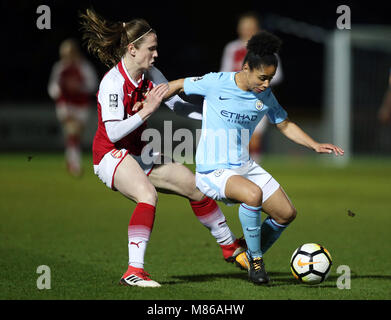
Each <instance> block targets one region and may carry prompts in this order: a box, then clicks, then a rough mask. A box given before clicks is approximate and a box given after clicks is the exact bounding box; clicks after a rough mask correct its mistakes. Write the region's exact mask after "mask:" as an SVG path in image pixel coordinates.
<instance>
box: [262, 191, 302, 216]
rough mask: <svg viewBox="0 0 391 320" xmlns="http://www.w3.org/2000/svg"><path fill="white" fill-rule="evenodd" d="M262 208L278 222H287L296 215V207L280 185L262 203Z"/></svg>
mask: <svg viewBox="0 0 391 320" xmlns="http://www.w3.org/2000/svg"><path fill="white" fill-rule="evenodd" d="M262 209H263V211H264V212H265V213H267V214H268V215H269V216H271V217H272V218H273V219H274V220H275V221H276V222H277V223H280V224H286V223H289V222H291V221H292V220H293V219H295V217H296V209H295V207H294V206H293V203H292V201H291V200H290V199H289V197H288V195H287V194H286V193H285V191H284V190H283V189H282V187H281V186H280V187H279V188H278V189H277V190H276V191H275V192H274V193H273V194H272V195H271V196H270V197H269V198H268V199H267V200H266V201H265V202H264V203H263V206H262Z"/></svg>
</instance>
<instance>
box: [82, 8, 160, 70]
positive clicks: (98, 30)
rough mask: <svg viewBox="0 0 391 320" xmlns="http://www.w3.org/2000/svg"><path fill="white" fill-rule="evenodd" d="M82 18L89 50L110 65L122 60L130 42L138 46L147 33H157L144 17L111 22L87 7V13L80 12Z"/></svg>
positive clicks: (85, 40)
mask: <svg viewBox="0 0 391 320" xmlns="http://www.w3.org/2000/svg"><path fill="white" fill-rule="evenodd" d="M80 19H81V22H80V23H81V26H82V27H81V30H82V32H83V41H84V42H85V43H86V45H87V49H88V51H89V52H90V53H91V54H93V55H95V56H97V57H98V59H99V60H100V61H101V62H102V63H104V64H105V65H107V66H108V67H112V66H114V65H116V64H117V63H118V62H119V61H120V60H121V58H122V57H123V55H124V54H125V53H126V50H127V46H128V45H129V44H130V43H132V44H134V46H135V47H136V48H138V47H139V46H140V44H141V43H142V42H143V40H144V36H145V35H146V34H149V33H151V32H153V33H156V32H155V31H154V30H153V29H152V28H151V27H150V25H149V24H148V22H147V21H146V20H144V19H133V20H131V21H129V22H110V21H107V20H106V19H104V18H103V17H101V16H99V15H98V14H97V13H96V12H95V11H94V10H93V9H87V10H86V13H85V14H80Z"/></svg>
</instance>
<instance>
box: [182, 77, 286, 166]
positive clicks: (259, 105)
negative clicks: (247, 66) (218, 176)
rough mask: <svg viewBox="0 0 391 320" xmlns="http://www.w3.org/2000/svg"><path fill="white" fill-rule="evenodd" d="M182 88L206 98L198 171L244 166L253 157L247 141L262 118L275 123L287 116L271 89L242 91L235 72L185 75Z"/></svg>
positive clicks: (198, 152) (188, 92) (197, 156)
mask: <svg viewBox="0 0 391 320" xmlns="http://www.w3.org/2000/svg"><path fill="white" fill-rule="evenodd" d="M183 87H184V91H185V93H186V94H187V95H190V94H197V95H202V96H204V97H205V99H204V108H203V120H202V131H201V137H200V140H199V144H198V147H197V152H196V164H197V167H196V171H197V172H208V171H213V170H216V169H227V168H235V167H239V166H241V165H243V164H244V163H246V162H247V161H248V160H249V159H250V156H249V152H248V144H249V142H250V138H251V135H252V134H253V132H254V129H255V127H256V125H257V124H258V122H259V121H260V120H261V119H262V117H263V116H264V115H267V116H268V118H269V121H270V122H271V123H274V124H276V123H280V122H282V121H283V120H285V119H286V118H287V113H286V111H285V110H284V109H283V108H282V107H281V106H280V104H279V103H278V101H277V100H276V98H275V97H274V95H273V93H272V91H271V90H270V88H268V89H267V90H265V91H264V92H261V93H259V94H256V93H254V92H249V91H244V90H241V89H239V88H238V86H237V85H236V82H235V72H219V73H208V74H206V75H205V76H203V77H194V78H186V79H185V82H184V86H183Z"/></svg>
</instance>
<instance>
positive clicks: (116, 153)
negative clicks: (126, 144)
mask: <svg viewBox="0 0 391 320" xmlns="http://www.w3.org/2000/svg"><path fill="white" fill-rule="evenodd" d="M110 154H111V156H112V157H113V158H114V159H121V158H122V151H121V150H117V149H113V150H112V151H111V152H110Z"/></svg>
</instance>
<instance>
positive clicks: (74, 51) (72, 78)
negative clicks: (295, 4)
mask: <svg viewBox="0 0 391 320" xmlns="http://www.w3.org/2000/svg"><path fill="white" fill-rule="evenodd" d="M59 51H60V60H59V61H57V62H56V63H55V64H54V65H53V68H52V71H51V74H50V78H49V84H48V92H49V95H50V97H51V98H52V99H53V100H55V102H56V115H57V119H58V120H59V122H60V123H61V126H62V129H63V134H64V140H65V141H64V143H65V160H66V165H67V170H68V172H69V173H70V174H71V175H74V176H80V175H81V173H82V167H81V138H82V134H83V131H84V128H85V125H86V123H87V120H88V115H89V112H90V107H91V102H92V101H91V97H92V94H93V93H95V91H96V88H97V85H98V78H97V76H96V72H95V70H94V67H93V66H92V64H91V63H89V62H88V61H87V60H86V59H85V58H84V57H83V56H82V54H81V52H80V48H79V46H78V44H77V42H76V41H75V40H74V39H66V40H64V41H63V42H62V43H61V45H60V50H59Z"/></svg>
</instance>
